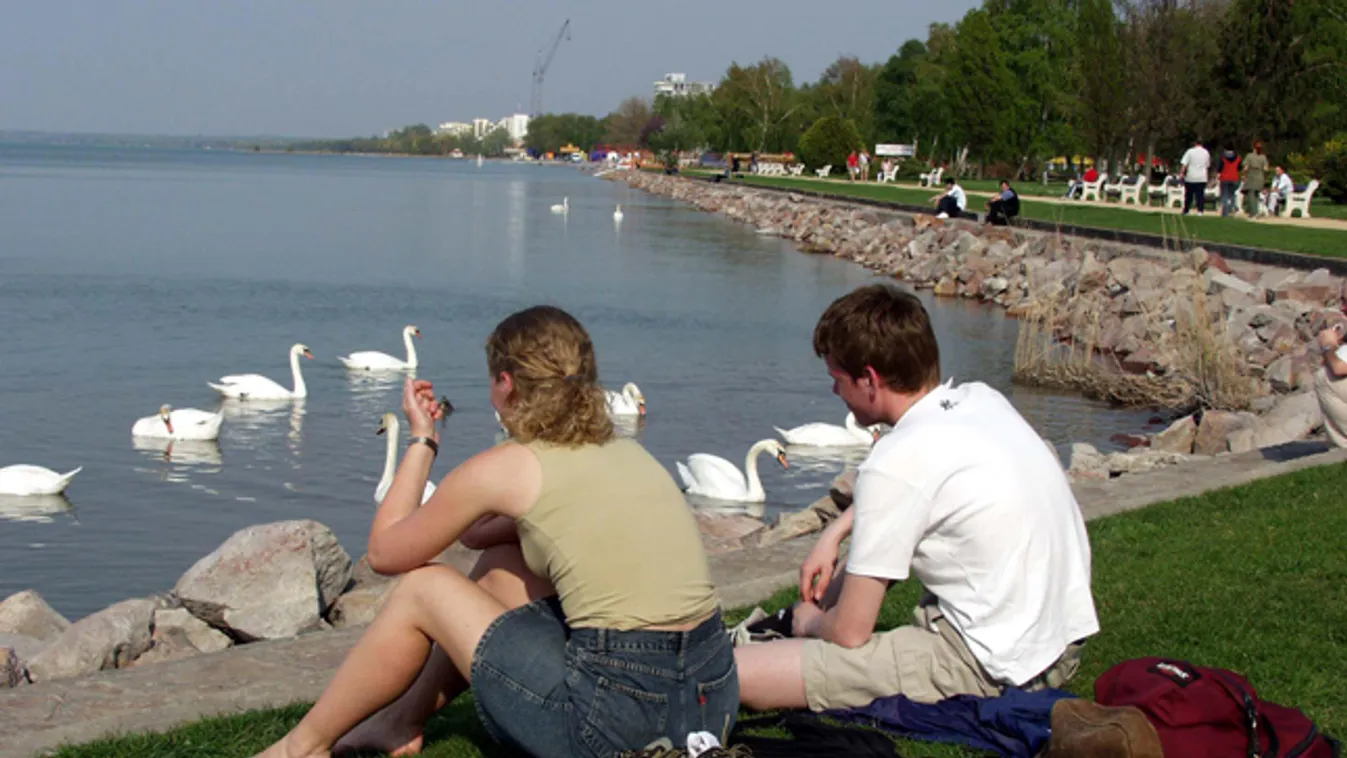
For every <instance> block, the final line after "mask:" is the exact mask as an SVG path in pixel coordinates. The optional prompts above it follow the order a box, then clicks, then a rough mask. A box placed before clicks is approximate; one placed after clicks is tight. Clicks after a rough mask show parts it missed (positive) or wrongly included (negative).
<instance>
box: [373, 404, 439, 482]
mask: <svg viewBox="0 0 1347 758" xmlns="http://www.w3.org/2000/svg"><path fill="white" fill-rule="evenodd" d="M399 428H400V425H399V423H398V417H397V414H394V413H385V414H384V417H383V421H382V423H380V424H379V431H377V432H375V434H385V435H387V436H388V446H387V447H386V448H385V450H384V473H383V476H381V477H379V486H377V487H375V488H374V502H376V503H382V502H383V501H384V497H385V496H387V495H388V488H389V487H392V486H393V474H394V473H396V472H397V468H398V444H399V443H400V442H401V441H402V440H400V439H399V438H398V429H399ZM434 494H435V484H434V483H433V482H431V481H430V480H429V479H427V480H426V488H425V490H424V491H422V492H421V504H422V505H425V504H426V501H427V500H429V499H430V496H431V495H434Z"/></svg>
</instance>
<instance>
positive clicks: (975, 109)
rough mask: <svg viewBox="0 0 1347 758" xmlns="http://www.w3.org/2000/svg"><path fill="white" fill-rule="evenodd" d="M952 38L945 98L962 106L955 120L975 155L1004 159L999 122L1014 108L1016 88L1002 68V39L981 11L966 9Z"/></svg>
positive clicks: (1005, 67) (1007, 72)
mask: <svg viewBox="0 0 1347 758" xmlns="http://www.w3.org/2000/svg"><path fill="white" fill-rule="evenodd" d="M955 34H956V37H955V43H954V54H953V62H952V65H951V67H950V78H949V94H950V97H951V99H952V100H953V101H954V102H956V103H959V104H960V106H959V107H958V108H957V109H956V110H955V117H954V122H955V124H956V125H957V127H958V130H959V134H960V135H961V136H962V137H963V139H964V141H965V144H967V145H968V146H969V147H970V148H971V150H972V151H973V154H974V155H978V156H981V157H982V158H984V159H987V158H1005V157H1006V152H1007V150H1006V145H1005V142H1004V140H1002V138H1001V135H1002V132H1003V122H1004V121H1005V119H1006V117H1007V114H1008V113H1009V112H1010V109H1011V108H1012V107H1013V106H1014V104H1015V99H1016V97H1017V94H1018V93H1017V89H1018V84H1017V83H1016V82H1015V78H1014V76H1013V75H1012V74H1011V73H1010V69H1009V68H1008V67H1007V66H1006V63H1005V55H1004V53H1003V52H1002V49H1001V38H1000V36H999V35H998V34H997V33H996V29H995V28H994V27H993V26H992V24H991V19H990V17H989V16H988V14H987V12H986V11H983V10H973V11H969V12H968V15H966V16H964V17H963V20H962V21H960V22H959V25H958V27H957V31H956V32H955Z"/></svg>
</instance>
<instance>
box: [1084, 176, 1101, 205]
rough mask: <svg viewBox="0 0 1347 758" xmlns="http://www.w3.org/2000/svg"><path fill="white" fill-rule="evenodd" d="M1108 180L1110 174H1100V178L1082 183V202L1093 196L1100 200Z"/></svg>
mask: <svg viewBox="0 0 1347 758" xmlns="http://www.w3.org/2000/svg"><path fill="white" fill-rule="evenodd" d="M1106 181H1108V174H1100V175H1099V178H1098V179H1095V180H1094V181H1092V182H1081V183H1080V199H1081V201H1082V202H1084V201H1086V200H1089V199H1090V198H1091V196H1093V197H1094V199H1095V200H1098V199H1099V197H1100V194H1101V193H1102V191H1103V188H1104V182H1106Z"/></svg>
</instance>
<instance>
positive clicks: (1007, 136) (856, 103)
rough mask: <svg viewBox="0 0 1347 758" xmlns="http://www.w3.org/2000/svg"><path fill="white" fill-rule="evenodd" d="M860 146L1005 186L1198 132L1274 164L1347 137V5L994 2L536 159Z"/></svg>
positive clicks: (1173, 154)
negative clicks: (814, 70)
mask: <svg viewBox="0 0 1347 758" xmlns="http://www.w3.org/2000/svg"><path fill="white" fill-rule="evenodd" d="M825 116H832V117H836V118H838V119H841V120H844V121H850V122H851V124H852V125H854V127H855V131H856V133H857V134H858V135H859V137H860V140H861V144H863V145H874V144H876V143H883V142H897V143H907V144H911V143H916V144H917V146H918V154H919V156H920V157H921V158H922V159H923V161H925V160H932V161H935V162H949V161H951V160H957V159H960V158H963V157H965V156H966V157H967V159H968V161H969V162H970V163H972V164H975V165H976V166H977V167H978V168H979V169H986V170H987V171H989V172H990V173H994V174H998V175H1003V176H1015V175H1018V176H1021V177H1023V176H1026V175H1033V174H1035V173H1036V171H1037V169H1038V168H1039V167H1041V166H1042V164H1043V161H1044V160H1045V159H1047V158H1051V157H1053V156H1061V155H1067V156H1070V155H1075V154H1084V155H1091V156H1096V157H1100V158H1105V159H1113V160H1123V161H1126V162H1129V163H1130V162H1131V161H1134V160H1137V159H1138V158H1139V156H1158V157H1159V158H1161V159H1168V160H1170V161H1172V160H1174V159H1176V158H1177V157H1178V156H1179V155H1181V154H1182V152H1183V150H1184V149H1185V148H1186V147H1187V146H1188V145H1189V144H1191V142H1192V140H1193V139H1194V138H1195V137H1198V136H1201V137H1202V138H1204V139H1205V140H1206V141H1207V144H1208V146H1209V147H1211V148H1212V149H1213V151H1215V150H1216V149H1219V148H1220V147H1223V146H1230V147H1233V148H1235V149H1237V150H1239V151H1240V152H1241V153H1243V152H1244V151H1246V150H1247V149H1248V146H1249V144H1250V143H1251V142H1252V141H1253V140H1254V139H1262V140H1264V141H1265V142H1266V143H1267V146H1268V149H1269V152H1270V153H1271V154H1272V156H1273V157H1274V158H1276V159H1281V158H1284V157H1285V156H1287V155H1289V154H1291V153H1298V152H1308V151H1313V150H1315V149H1316V148H1318V147H1319V146H1321V145H1323V144H1324V143H1326V142H1328V141H1329V140H1330V139H1331V138H1332V137H1333V136H1334V135H1335V134H1338V133H1340V132H1343V131H1347V10H1345V4H1344V1H1343V0H984V3H983V5H982V6H981V7H980V8H975V9H973V10H971V11H969V12H968V13H967V14H966V15H965V16H964V17H963V18H962V19H961V20H959V21H958V22H957V23H954V24H932V25H931V26H930V28H929V30H928V34H927V38H926V39H925V40H918V39H913V40H908V41H906V42H904V43H903V44H902V45H901V46H900V47H899V48H898V50H897V52H896V53H895V54H894V55H893V56H891V57H890V58H889V59H888V61H886V62H883V63H865V62H862V61H860V60H858V59H856V58H854V57H845V56H844V57H841V58H839V59H838V60H837V61H836V62H834V63H833V64H832V65H831V66H829V67H828V68H827V69H826V70H825V71H824V72H823V74H822V75H821V76H820V77H819V79H818V81H817V82H813V83H805V84H800V85H797V84H795V82H794V81H793V79H792V76H791V71H790V68H789V67H788V66H787V65H786V64H785V63H783V62H782V61H781V60H779V59H776V58H770V57H769V58H765V59H764V60H762V61H759V62H758V63H755V64H753V65H747V66H745V65H740V64H738V63H735V64H733V65H731V66H730V67H729V69H728V70H727V71H726V72H725V74H724V76H723V77H722V78H721V80H720V83H719V86H718V87H717V88H716V89H715V91H714V92H713V93H711V94H709V95H703V96H696V97H678V98H673V97H662V98H660V99H659V100H657V101H656V102H655V103H654V104H653V106H651V105H647V104H646V103H645V102H644V101H642V100H640V99H637V98H632V99H629V100H627V101H624V102H623V103H622V104H621V105H620V106H619V107H618V108H617V109H616V110H615V111H613V112H612V113H610V114H608V116H606V117H604V118H602V119H596V118H593V117H589V116H579V115H576V114H561V115H556V116H545V117H541V118H539V119H536V120H535V121H534V126H533V127H532V128H531V129H530V133H529V136H528V139H527V143H528V145H529V146H530V147H532V148H535V149H537V150H539V151H546V150H555V149H556V148H557V147H559V146H560V145H561V144H565V143H568V142H569V143H572V144H575V145H576V146H578V147H580V148H582V149H586V150H588V149H590V148H592V147H593V146H595V145H597V144H601V143H608V144H613V145H626V146H641V147H649V148H651V149H655V150H670V149H698V148H702V149H710V150H714V151H744V152H747V151H755V150H756V151H760V152H766V153H781V152H797V151H799V148H800V140H801V137H802V136H803V135H804V134H805V132H806V131H807V130H808V129H809V128H810V126H812V125H814V124H815V123H816V122H818V121H819V119H821V118H823V117H825Z"/></svg>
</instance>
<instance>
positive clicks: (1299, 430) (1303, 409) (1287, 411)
mask: <svg viewBox="0 0 1347 758" xmlns="http://www.w3.org/2000/svg"><path fill="white" fill-rule="evenodd" d="M1323 423H1324V415H1323V411H1321V410H1320V409H1319V400H1318V398H1316V397H1315V395H1314V393H1313V392H1298V393H1296V394H1294V395H1287V396H1286V397H1284V398H1282V400H1281V401H1280V402H1278V403H1277V404H1276V405H1275V406H1273V408H1272V410H1270V411H1268V413H1267V415H1265V416H1263V417H1262V418H1261V419H1259V421H1258V425H1257V427H1256V428H1255V431H1254V438H1253V444H1254V447H1258V448H1263V447H1271V446H1272V445H1280V444H1283V443H1285V442H1294V441H1296V440H1301V439H1304V438H1305V437H1306V436H1308V435H1309V433H1310V432H1312V431H1314V430H1315V429H1317V428H1319V427H1320V426H1323Z"/></svg>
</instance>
